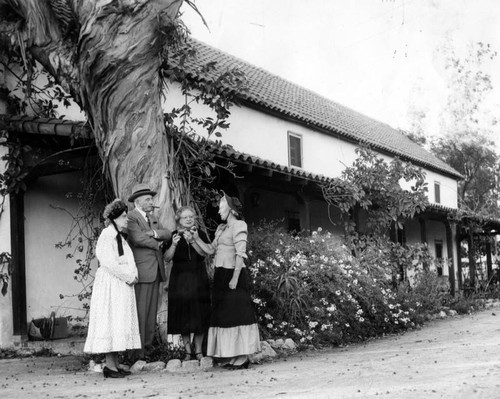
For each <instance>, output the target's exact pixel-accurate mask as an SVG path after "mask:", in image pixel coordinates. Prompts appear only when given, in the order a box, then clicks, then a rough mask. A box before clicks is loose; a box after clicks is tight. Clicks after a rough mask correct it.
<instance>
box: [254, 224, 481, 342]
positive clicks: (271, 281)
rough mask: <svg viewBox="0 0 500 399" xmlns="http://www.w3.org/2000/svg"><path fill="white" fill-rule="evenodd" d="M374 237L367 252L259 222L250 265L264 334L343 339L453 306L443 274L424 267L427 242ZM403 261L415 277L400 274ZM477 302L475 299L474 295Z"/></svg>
mask: <svg viewBox="0 0 500 399" xmlns="http://www.w3.org/2000/svg"><path fill="white" fill-rule="evenodd" d="M391 244H393V243H390V242H388V241H383V240H373V241H370V242H368V243H367V245H366V246H365V248H364V250H362V251H360V252H359V253H360V256H353V253H352V252H351V251H350V250H348V249H347V247H346V246H345V245H343V244H342V243H340V242H339V241H338V240H337V239H335V237H333V236H332V235H331V234H330V233H323V232H322V231H321V230H318V231H316V232H313V234H312V236H306V235H300V234H299V235H291V234H289V233H287V232H285V231H284V230H282V229H279V228H278V227H277V223H262V224H260V225H258V226H252V228H251V229H250V232H249V242H248V255H249V259H248V270H249V272H250V276H251V280H252V298H253V302H254V304H255V307H256V311H257V316H258V320H259V326H260V328H261V332H262V335H263V337H264V338H270V337H271V338H277V337H290V338H292V339H294V340H296V341H298V342H299V343H300V344H302V345H310V344H312V345H340V344H348V343H351V342H355V341H359V340H364V339H367V338H369V337H373V336H379V335H383V334H387V333H394V332H400V331H405V330H407V329H410V328H413V327H415V326H416V325H418V324H422V323H423V322H424V321H425V319H426V317H428V315H432V314H434V313H436V312H438V311H440V310H441V309H442V308H443V307H444V306H448V307H450V306H452V305H453V303H452V301H451V297H450V294H449V287H448V285H447V283H446V282H443V277H439V276H437V275H436V274H435V273H433V272H430V271H426V270H423V269H422V264H421V262H423V261H429V260H430V256H429V254H428V251H427V248H426V247H422V246H415V247H410V248H409V249H408V250H407V251H404V249H403V248H402V247H401V246H397V245H391ZM401 267H403V268H404V269H405V270H406V273H407V274H408V275H409V277H408V280H412V284H411V285H410V284H409V281H408V280H407V281H403V282H400V281H399V280H398V279H396V280H394V278H393V273H394V270H400V269H401ZM469 303H470V304H473V303H474V301H469Z"/></svg>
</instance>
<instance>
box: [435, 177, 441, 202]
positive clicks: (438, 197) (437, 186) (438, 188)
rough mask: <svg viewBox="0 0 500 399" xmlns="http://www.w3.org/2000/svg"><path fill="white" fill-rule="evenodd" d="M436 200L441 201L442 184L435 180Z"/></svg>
mask: <svg viewBox="0 0 500 399" xmlns="http://www.w3.org/2000/svg"><path fill="white" fill-rule="evenodd" d="M434 202H435V203H436V204H440V203H441V184H440V183H439V182H437V181H435V182H434Z"/></svg>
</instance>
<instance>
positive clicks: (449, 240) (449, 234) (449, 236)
mask: <svg viewBox="0 0 500 399" xmlns="http://www.w3.org/2000/svg"><path fill="white" fill-rule="evenodd" d="M445 226H446V248H447V252H448V262H451V263H449V264H448V275H449V276H448V277H449V279H450V288H451V295H452V296H455V264H454V262H453V228H454V227H455V223H451V222H450V221H449V220H447V221H446V222H445Z"/></svg>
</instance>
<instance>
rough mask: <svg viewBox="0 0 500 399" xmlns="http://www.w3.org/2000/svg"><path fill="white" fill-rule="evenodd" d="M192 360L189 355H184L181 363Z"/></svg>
mask: <svg viewBox="0 0 500 399" xmlns="http://www.w3.org/2000/svg"><path fill="white" fill-rule="evenodd" d="M192 359H193V356H192V355H191V353H186V354H185V355H184V358H183V359H182V361H183V362H187V361H189V360H192Z"/></svg>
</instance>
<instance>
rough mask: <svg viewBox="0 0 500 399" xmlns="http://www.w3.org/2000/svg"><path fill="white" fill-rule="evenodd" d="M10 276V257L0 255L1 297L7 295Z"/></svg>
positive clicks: (3, 253)
mask: <svg viewBox="0 0 500 399" xmlns="http://www.w3.org/2000/svg"><path fill="white" fill-rule="evenodd" d="M11 274H12V257H11V256H10V254H9V253H7V252H2V253H0V285H1V286H2V287H1V292H2V295H3V296H5V295H7V289H8V288H9V277H10V275H11Z"/></svg>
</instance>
